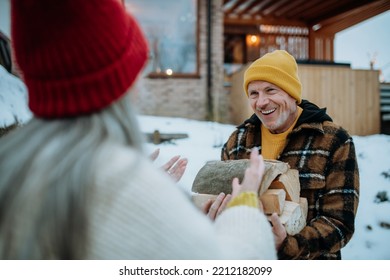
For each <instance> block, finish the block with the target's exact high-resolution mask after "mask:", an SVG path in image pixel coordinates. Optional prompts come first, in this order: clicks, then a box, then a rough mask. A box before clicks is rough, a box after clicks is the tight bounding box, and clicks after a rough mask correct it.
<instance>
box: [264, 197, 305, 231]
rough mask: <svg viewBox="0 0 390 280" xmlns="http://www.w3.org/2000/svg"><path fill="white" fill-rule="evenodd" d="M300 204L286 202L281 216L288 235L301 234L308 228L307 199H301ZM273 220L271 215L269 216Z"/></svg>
mask: <svg viewBox="0 0 390 280" xmlns="http://www.w3.org/2000/svg"><path fill="white" fill-rule="evenodd" d="M299 201H300V203H295V202H292V201H288V200H286V201H285V203H284V207H283V211H282V214H281V215H280V216H279V218H280V220H281V222H282V224H283V226H284V227H285V229H286V231H287V234H289V235H294V234H297V233H299V232H300V231H301V230H302V229H303V228H304V227H305V226H306V219H307V210H308V208H307V199H306V198H304V197H301V198H300V200H299ZM268 220H271V215H268Z"/></svg>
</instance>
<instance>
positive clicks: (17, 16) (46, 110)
mask: <svg viewBox="0 0 390 280" xmlns="http://www.w3.org/2000/svg"><path fill="white" fill-rule="evenodd" d="M11 18H12V25H11V26H12V43H13V47H14V51H15V57H16V61H17V64H18V66H19V67H20V70H21V72H22V76H23V79H24V82H25V83H26V85H27V88H28V93H29V107H30V109H31V111H32V112H33V113H34V114H35V115H36V116H38V117H43V118H62V117H72V116H78V115H82V114H88V113H92V112H96V111H98V110H100V109H103V108H105V107H107V106H108V105H110V104H111V103H112V102H114V101H115V100H117V99H118V98H119V97H121V96H122V95H124V94H125V93H126V91H127V89H128V88H129V87H130V86H131V85H132V84H133V82H134V80H135V79H136V77H137V76H138V74H139V72H140V71H141V69H142V68H143V66H144V64H145V62H146V59H147V53H148V47H147V44H146V40H145V38H144V36H143V34H142V32H141V30H140V28H139V26H138V24H137V23H136V21H135V20H134V19H133V18H132V17H131V16H130V15H129V14H128V13H127V12H126V11H125V8H124V6H123V5H122V4H121V3H120V1H119V0H85V1H80V0H54V1H53V0H12V1H11Z"/></svg>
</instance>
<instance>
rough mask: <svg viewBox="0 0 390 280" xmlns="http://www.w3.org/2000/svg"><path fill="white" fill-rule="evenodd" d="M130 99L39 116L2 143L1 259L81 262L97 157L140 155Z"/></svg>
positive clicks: (0, 147)
mask: <svg viewBox="0 0 390 280" xmlns="http://www.w3.org/2000/svg"><path fill="white" fill-rule="evenodd" d="M127 96H128V95H125V97H124V98H122V99H121V100H119V101H117V102H115V103H114V104H112V105H111V106H109V107H107V108H106V109H104V110H102V111H101V112H98V113H95V114H92V115H87V116H81V117H77V118H70V119H56V120H45V119H38V118H33V119H32V120H31V121H30V122H29V123H28V124H27V125H26V126H24V127H22V128H19V129H16V130H15V131H12V132H10V133H9V134H8V135H6V136H4V137H2V138H1V139H0V174H1V176H0V258H1V259H82V258H83V256H84V245H85V242H86V232H87V230H88V229H87V228H86V224H87V223H86V210H85V209H86V207H85V206H86V205H87V204H88V197H87V196H86V193H87V189H88V188H89V187H91V186H93V184H94V162H95V159H96V157H97V153H98V152H99V151H101V150H102V149H105V147H107V146H109V145H105V144H110V143H114V144H115V143H118V144H123V145H131V146H133V147H135V148H136V149H138V150H142V137H141V133H140V130H139V129H138V125H137V119H136V114H135V113H134V112H133V109H132V107H131V105H130V100H129V98H128V97H127ZM129 172H130V171H129Z"/></svg>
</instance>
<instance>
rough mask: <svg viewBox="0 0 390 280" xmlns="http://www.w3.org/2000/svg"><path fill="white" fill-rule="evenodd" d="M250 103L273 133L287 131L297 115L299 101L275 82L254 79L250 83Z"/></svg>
mask: <svg viewBox="0 0 390 280" xmlns="http://www.w3.org/2000/svg"><path fill="white" fill-rule="evenodd" d="M248 98H249V104H250V106H251V108H252V110H253V111H254V112H255V114H256V116H257V117H258V118H259V119H260V120H261V122H262V123H263V125H264V126H265V127H266V128H267V129H268V130H269V131H271V132H272V133H282V132H285V131H286V130H287V129H289V127H290V126H291V125H292V124H293V123H294V121H295V118H296V117H297V103H296V100H295V99H294V98H292V97H291V96H290V95H289V94H288V93H287V92H285V91H283V90H282V89H281V88H279V87H277V86H275V85H274V84H271V83H268V82H264V81H252V82H250V83H249V85H248Z"/></svg>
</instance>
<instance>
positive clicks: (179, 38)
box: [124, 0, 198, 78]
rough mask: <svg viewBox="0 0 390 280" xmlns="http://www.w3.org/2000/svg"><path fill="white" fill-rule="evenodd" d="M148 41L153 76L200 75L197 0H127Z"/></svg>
mask: <svg viewBox="0 0 390 280" xmlns="http://www.w3.org/2000/svg"><path fill="white" fill-rule="evenodd" d="M124 2H125V5H126V8H127V9H128V10H129V11H130V12H131V13H132V14H133V15H134V17H136V18H137V20H138V21H139V23H140V25H141V27H142V28H143V30H144V33H145V35H146V37H147V40H148V42H149V49H150V59H149V63H148V65H147V66H146V69H145V71H146V73H147V74H148V76H149V77H151V78H166V77H191V76H194V77H195V76H198V1H197V0H181V1H177V0H164V1H161V0H125V1H124Z"/></svg>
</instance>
